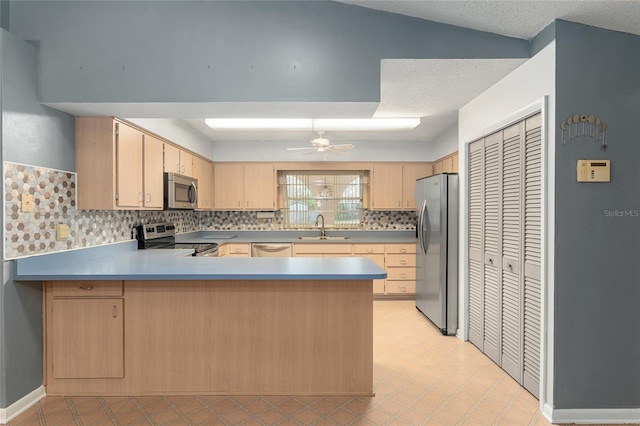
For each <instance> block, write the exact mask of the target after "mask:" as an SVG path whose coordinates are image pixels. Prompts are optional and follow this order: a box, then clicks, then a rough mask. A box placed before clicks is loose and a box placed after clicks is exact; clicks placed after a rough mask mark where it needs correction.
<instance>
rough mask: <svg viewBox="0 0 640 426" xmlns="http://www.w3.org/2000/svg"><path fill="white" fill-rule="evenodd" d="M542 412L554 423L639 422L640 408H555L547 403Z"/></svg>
mask: <svg viewBox="0 0 640 426" xmlns="http://www.w3.org/2000/svg"><path fill="white" fill-rule="evenodd" d="M544 408H545V409H544V411H543V412H542V414H543V415H544V416H545V417H546V418H547V420H549V421H550V422H552V423H578V424H594V423H615V424H621V423H639V422H640V408H569V409H566V408H565V409H557V408H556V409H553V408H551V407H549V406H548V405H546V404H545V407H544Z"/></svg>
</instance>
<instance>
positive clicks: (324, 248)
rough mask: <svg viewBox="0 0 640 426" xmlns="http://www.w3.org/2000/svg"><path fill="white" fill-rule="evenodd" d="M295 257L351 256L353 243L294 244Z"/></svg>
mask: <svg viewBox="0 0 640 426" xmlns="http://www.w3.org/2000/svg"><path fill="white" fill-rule="evenodd" d="M293 256H294V257H351V244H332V243H299V244H294V245H293Z"/></svg>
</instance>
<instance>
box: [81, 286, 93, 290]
mask: <svg viewBox="0 0 640 426" xmlns="http://www.w3.org/2000/svg"><path fill="white" fill-rule="evenodd" d="M80 290H93V286H92V285H81V286H80Z"/></svg>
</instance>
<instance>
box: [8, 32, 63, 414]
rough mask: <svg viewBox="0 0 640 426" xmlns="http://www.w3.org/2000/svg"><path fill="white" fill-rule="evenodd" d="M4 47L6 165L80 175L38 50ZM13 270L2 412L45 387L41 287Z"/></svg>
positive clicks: (13, 43)
mask: <svg viewBox="0 0 640 426" xmlns="http://www.w3.org/2000/svg"><path fill="white" fill-rule="evenodd" d="M1 47H2V49H1V55H0V58H1V62H0V64H1V68H0V73H1V82H2V84H1V92H0V100H1V102H2V140H1V142H2V160H3V161H13V162H22V163H27V164H37V165H41V166H46V167H52V168H58V169H63V170H75V150H74V141H75V136H74V132H75V131H74V120H73V117H72V116H70V115H67V114H64V113H61V112H59V111H56V110H53V109H51V108H47V107H43V106H41V105H40V104H39V102H38V91H37V88H38V49H36V48H35V47H34V46H32V45H30V44H28V43H26V42H24V41H22V40H20V39H19V38H17V37H16V36H14V35H12V34H10V33H8V32H6V31H4V30H3V31H2V44H1ZM3 210H4V209H3ZM3 239H4V236H3ZM11 266H12V265H11V262H3V268H2V269H3V273H2V286H1V287H2V289H1V290H0V299H1V300H2V307H0V312H2V313H3V316H2V318H3V319H4V327H0V329H1V330H2V332H3V334H0V350H2V362H3V363H4V368H3V376H2V377H1V380H2V382H1V383H0V386H1V387H3V388H4V392H3V393H2V394H0V397H2V398H1V399H0V407H7V406H8V405H11V404H12V403H14V402H15V401H17V400H18V399H20V398H22V397H23V396H25V395H26V394H28V393H29V392H31V391H33V390H34V389H36V388H38V387H39V386H41V385H42V290H41V286H40V284H39V283H37V284H34V283H19V282H14V281H13V280H12V278H11V273H12V267H11ZM1 325H2V323H0V326H1ZM0 366H1V364H0ZM0 389H1V388H0Z"/></svg>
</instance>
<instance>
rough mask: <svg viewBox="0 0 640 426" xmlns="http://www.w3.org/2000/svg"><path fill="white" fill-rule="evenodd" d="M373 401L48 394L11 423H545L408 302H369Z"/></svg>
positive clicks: (517, 390)
mask: <svg viewBox="0 0 640 426" xmlns="http://www.w3.org/2000/svg"><path fill="white" fill-rule="evenodd" d="M374 391H375V394H376V396H375V397H299V396H292V397H289V396H242V397H238V396H235V397H233V396H230V397H224V396H204V395H194V396H165V397H135V398H134V397H47V398H44V399H43V400H41V401H40V402H38V403H37V404H36V405H35V406H34V407H32V408H30V409H29V410H28V411H26V412H24V413H22V414H21V415H20V416H18V417H16V418H15V419H14V420H13V421H11V422H10V423H9V425H11V426H17V425H114V424H115V425H239V424H242V425H312V424H313V425H431V424H433V425H461V424H468V425H546V424H549V423H548V422H547V421H546V420H545V419H544V417H542V415H541V414H540V412H539V409H538V401H537V400H536V399H535V398H534V397H533V396H531V395H530V394H529V393H528V392H527V391H525V390H524V389H523V388H521V387H520V386H519V385H518V384H517V383H516V382H515V381H514V380H513V379H511V377H509V376H508V375H507V374H506V373H504V372H503V371H502V370H501V369H500V368H498V367H497V366H496V365H495V364H494V363H493V362H491V361H490V360H489V359H488V358H486V357H485V356H484V355H482V354H481V353H480V352H479V351H478V350H477V349H476V348H475V347H474V346H473V345H471V344H470V343H465V342H462V341H460V340H459V339H457V338H455V337H444V336H442V335H440V333H439V332H438V331H437V330H436V329H435V327H434V326H433V325H432V324H431V323H429V322H428V321H427V320H426V319H425V318H424V317H423V316H422V315H421V314H420V313H418V312H417V311H416V309H415V307H414V303H413V301H376V302H374Z"/></svg>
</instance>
